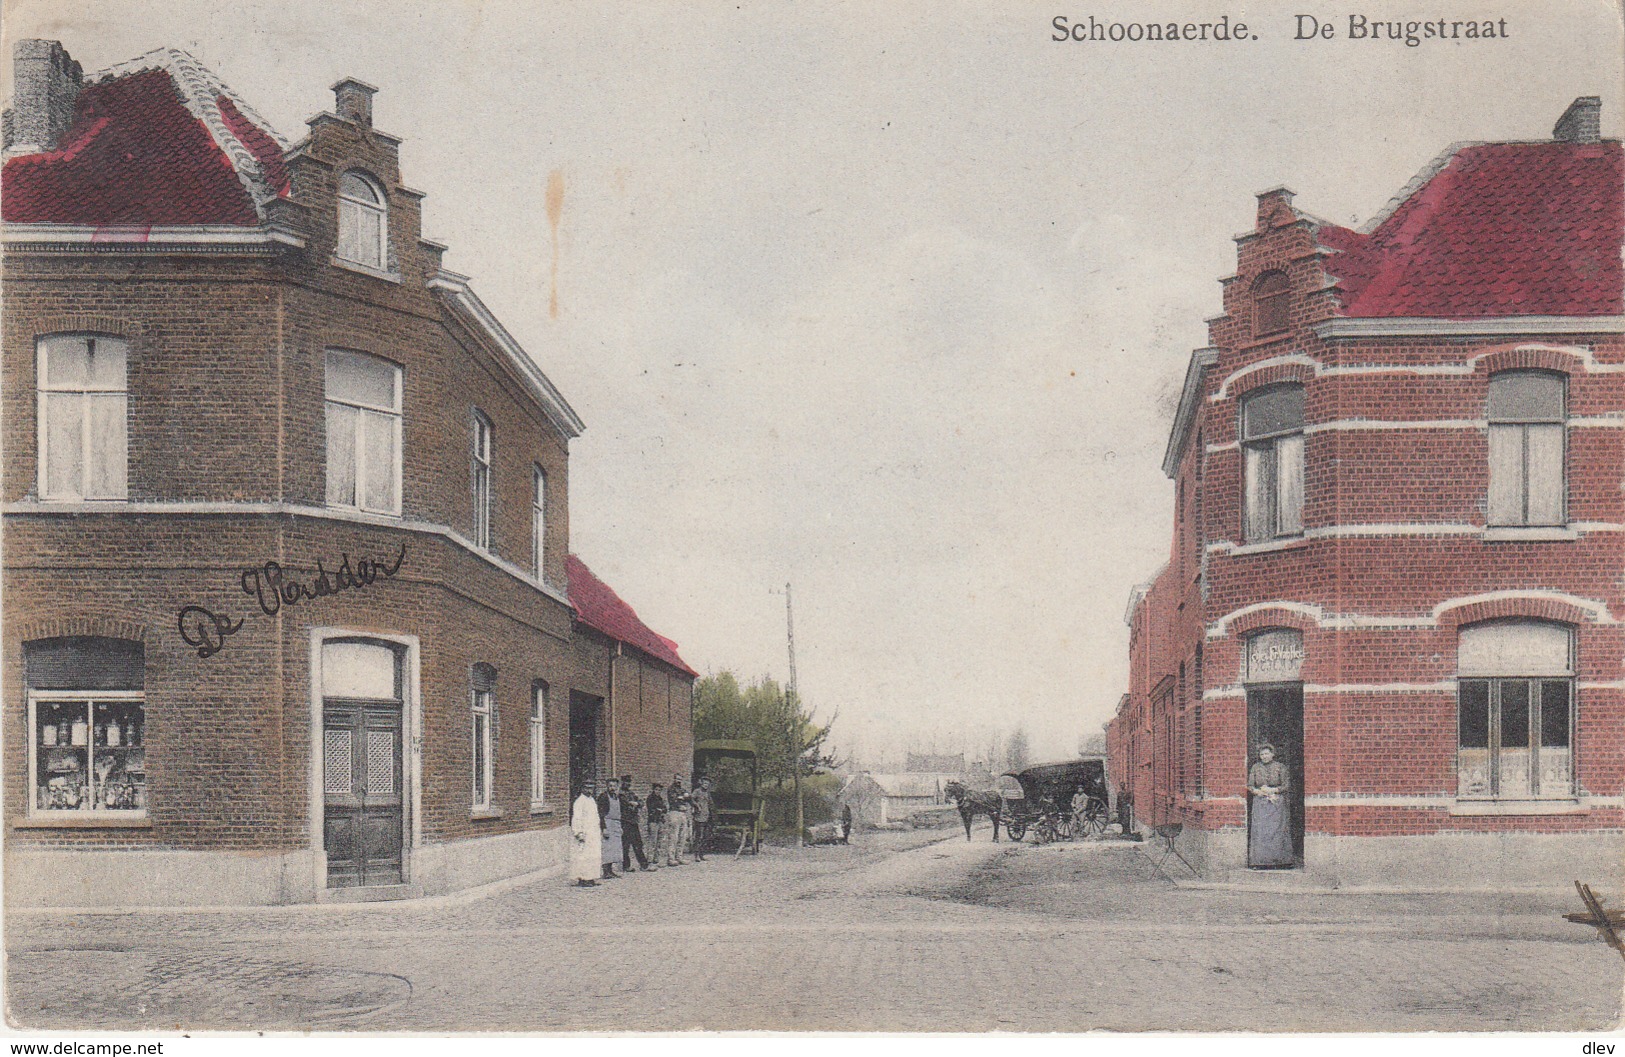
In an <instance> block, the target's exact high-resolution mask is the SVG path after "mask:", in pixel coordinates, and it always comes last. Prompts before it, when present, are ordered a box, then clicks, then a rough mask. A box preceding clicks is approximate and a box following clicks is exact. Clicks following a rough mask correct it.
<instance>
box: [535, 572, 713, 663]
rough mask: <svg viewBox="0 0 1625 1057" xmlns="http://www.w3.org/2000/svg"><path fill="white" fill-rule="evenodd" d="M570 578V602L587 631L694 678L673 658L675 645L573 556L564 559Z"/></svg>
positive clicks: (680, 659)
mask: <svg viewBox="0 0 1625 1057" xmlns="http://www.w3.org/2000/svg"><path fill="white" fill-rule="evenodd" d="M564 569H565V572H566V573H567V574H568V575H569V577H570V601H571V603H573V604H574V605H575V609H576V615H577V617H578V618H579V619H580V620H581V622H582V623H583V624H585V625H587V626H588V627H590V628H593V629H595V630H597V631H601V632H603V633H604V634H605V635H608V636H609V637H610V638H612V639H615V640H617V641H619V642H624V643H626V644H627V645H628V646H635V647H636V648H638V649H640V650H642V651H643V652H644V653H647V654H648V655H649V656H651V657H653V658H655V659H656V660H659V661H664V662H665V663H667V664H669V665H671V666H672V667H673V668H676V669H677V670H678V671H680V672H686V673H687V674H689V675H698V674H699V673H698V672H696V671H695V670H694V669H692V668H690V667H689V666H688V665H686V664H684V663H683V658H681V657H679V656H678V655H677V643H675V642H673V641H671V640H670V639H668V638H666V637H665V636H664V635H661V634H659V633H658V632H655V631H654V630H652V629H651V628H650V627H649V625H647V624H645V623H644V622H643V621H642V620H640V619H639V618H638V615H637V613H636V612H635V611H634V610H633V609H632V607H631V606H629V605H627V604H626V603H625V602H623V601H621V596H620V595H617V594H616V593H615V592H614V591H613V590H612V589H611V588H610V586H609V585H608V584H606V583H604V581H602V580H600V579H598V577H596V576H594V575H593V572H592V570H591V569H589V568H587V566H586V563H585V562H583V561H582V560H581V559H580V558H577V557H576V556H575V555H574V554H572V555H570V556H569V557H567V558H565V560H564Z"/></svg>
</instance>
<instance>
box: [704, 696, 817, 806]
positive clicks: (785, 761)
mask: <svg viewBox="0 0 1625 1057" xmlns="http://www.w3.org/2000/svg"><path fill="white" fill-rule="evenodd" d="M788 697H789V695H788V694H786V693H785V691H784V688H783V687H781V686H780V685H779V684H778V683H777V682H776V681H775V680H773V679H770V678H768V677H766V676H763V677H761V678H760V679H757V680H756V681H754V682H752V683H751V684H750V685H749V686H746V687H741V686H740V685H739V677H738V676H736V675H735V674H734V673H733V672H731V671H727V670H724V671H721V672H718V673H717V674H715V675H707V676H705V677H703V678H701V679H700V680H699V681H698V682H696V683H695V684H694V740H695V741H710V740H713V739H719V738H738V739H747V740H749V741H753V742H755V743H756V753H757V762H758V764H759V765H760V767H761V776H762V780H763V781H766V782H772V783H774V784H775V785H780V786H782V785H783V784H784V783H785V782H787V781H789V780H790V779H791V778H792V777H793V775H794V772H795V767H794V760H795V746H796V744H797V743H798V742H799V743H800V746H801V772H802V773H803V774H815V773H817V772H818V771H820V770H828V769H829V768H832V767H834V766H835V763H836V761H835V758H834V756H833V755H831V754H830V753H829V752H828V751H827V746H828V742H829V732H830V727H831V726H832V725H833V723H834V718H833V717H831V719H830V721H829V722H828V723H823V724H819V723H816V722H814V720H813V717H812V713H811V711H810V710H809V709H807V708H806V706H805V703H803V702H800V701H794V702H792V701H790V700H788Z"/></svg>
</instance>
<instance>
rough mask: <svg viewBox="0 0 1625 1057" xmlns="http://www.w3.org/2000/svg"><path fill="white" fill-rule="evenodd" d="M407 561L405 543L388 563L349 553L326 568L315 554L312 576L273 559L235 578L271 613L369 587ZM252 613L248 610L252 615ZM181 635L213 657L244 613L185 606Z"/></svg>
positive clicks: (178, 620) (263, 610)
mask: <svg viewBox="0 0 1625 1057" xmlns="http://www.w3.org/2000/svg"><path fill="white" fill-rule="evenodd" d="M405 562H406V544H404V543H402V544H401V551H400V553H399V554H397V555H395V560H394V561H392V562H388V563H386V562H381V561H377V560H374V559H371V558H357V559H356V560H355V561H354V563H353V564H352V562H351V560H350V555H349V553H348V552H346V553H344V554H343V555H341V556H340V558H339V563H338V566H337V567H336V568H335V569H334V570H333V571H332V572H328V571H327V567H326V565H325V564H324V563H323V562H322V560H321V559H320V558H318V559H316V573H315V575H314V576H310V577H308V578H307V577H303V576H300V575H299V574H298V573H296V572H294V571H293V570H290V569H285V568H283V567H282V564H281V563H280V562H277V561H267V562H266V563H265V564H264V565H261V566H258V567H256V568H252V569H244V570H243V572H242V575H241V576H240V577H239V578H238V582H239V584H240V585H241V587H242V589H243V593H244V594H246V595H249V596H250V597H252V598H253V599H254V601H255V602H256V603H257V604H258V606H259V610H260V612H261V613H263V614H264V615H266V616H268V617H274V616H276V615H277V614H278V613H280V612H281V611H282V610H283V608H284V607H287V608H291V607H293V606H297V605H300V604H301V603H304V602H313V601H315V600H316V599H318V598H326V597H328V596H329V595H336V594H338V593H340V592H341V591H355V590H359V589H361V588H363V587H370V586H372V585H373V584H374V583H376V582H377V581H378V580H380V579H386V580H387V579H388V578H390V577H391V576H394V575H395V574H396V573H397V572H399V571H400V568H401V566H402V565H403V564H405ZM250 615H252V614H250ZM176 623H177V624H178V626H179V628H180V634H181V640H182V641H183V642H185V643H186V644H187V645H188V646H191V647H193V648H194V649H196V650H197V655H198V656H199V657H213V656H214V655H215V654H217V653H219V652H220V650H221V648H222V647H224V646H225V644H226V639H228V638H230V637H231V636H232V635H235V634H236V633H237V632H238V631H239V630H241V629H242V626H243V618H237V619H235V620H234V619H232V617H231V615H230V614H229V613H227V614H221V613H215V612H213V611H211V610H209V609H206V608H204V607H203V606H198V605H189V606H185V607H183V608H182V609H181V611H180V612H179V613H178V614H177V615H176Z"/></svg>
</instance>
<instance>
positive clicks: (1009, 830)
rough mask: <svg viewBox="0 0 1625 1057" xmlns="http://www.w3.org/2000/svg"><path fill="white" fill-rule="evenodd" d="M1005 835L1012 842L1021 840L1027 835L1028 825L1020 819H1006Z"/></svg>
mask: <svg viewBox="0 0 1625 1057" xmlns="http://www.w3.org/2000/svg"><path fill="white" fill-rule="evenodd" d="M1004 833H1005V836H1007V837H1009V838H1010V839H1011V840H1020V839H1021V838H1023V837H1025V836H1026V835H1027V823H1025V822H1023V821H1022V820H1021V819H1019V818H1012V819H1006V820H1005V823H1004Z"/></svg>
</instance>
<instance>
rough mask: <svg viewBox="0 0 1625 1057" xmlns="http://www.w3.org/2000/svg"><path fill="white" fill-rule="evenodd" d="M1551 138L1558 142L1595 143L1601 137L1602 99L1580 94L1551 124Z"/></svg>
mask: <svg viewBox="0 0 1625 1057" xmlns="http://www.w3.org/2000/svg"><path fill="white" fill-rule="evenodd" d="M1552 138H1553V139H1555V140H1557V141H1558V142H1559V143H1596V142H1598V141H1600V140H1601V139H1602V99H1601V97H1599V96H1595V95H1582V96H1581V97H1580V98H1578V99H1576V100H1575V101H1574V102H1572V103H1570V104H1569V108H1568V109H1567V110H1565V111H1563V116H1562V117H1560V118H1558V119H1557V124H1555V125H1553V126H1552Z"/></svg>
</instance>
